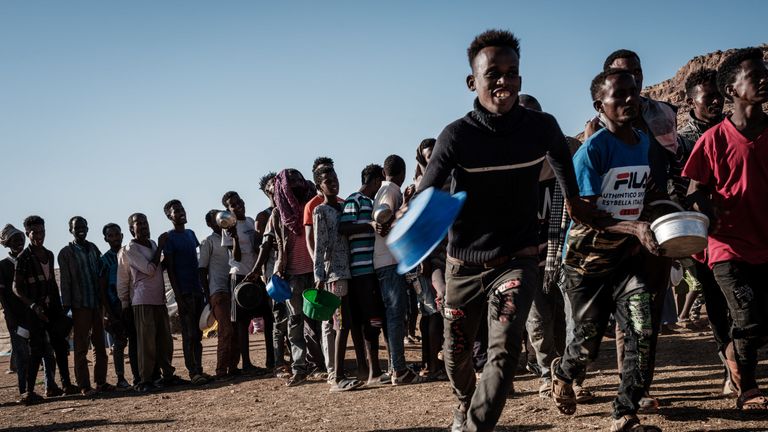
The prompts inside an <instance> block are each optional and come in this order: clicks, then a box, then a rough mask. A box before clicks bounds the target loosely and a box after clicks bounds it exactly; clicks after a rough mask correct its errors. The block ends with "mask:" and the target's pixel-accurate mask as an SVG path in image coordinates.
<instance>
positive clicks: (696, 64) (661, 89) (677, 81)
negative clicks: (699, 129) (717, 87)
mask: <svg viewBox="0 0 768 432" xmlns="http://www.w3.org/2000/svg"><path fill="white" fill-rule="evenodd" d="M759 48H761V49H762V50H763V58H764V59H765V60H767V61H768V44H763V45H760V46H759ZM731 52H733V50H732V49H731V50H726V51H715V52H713V53H709V54H705V55H701V56H696V57H694V58H693V59H691V60H690V61H688V62H687V63H686V64H685V66H683V67H681V68H680V70H678V71H677V73H676V74H675V75H674V76H673V77H672V78H670V79H668V80H666V81H662V82H660V83H658V84H654V85H652V86H649V87H646V88H645V89H643V94H644V95H646V96H648V97H650V98H652V99H656V100H662V101H666V102H669V103H671V104H674V105H676V106H678V107H679V108H680V109H679V111H678V116H677V120H678V124H682V122H683V121H685V120H686V117H687V115H688V109H689V107H688V106H687V104H686V103H685V79H686V78H687V77H688V75H689V74H691V72H694V71H697V70H699V69H703V68H707V69H715V70H717V67H718V66H719V65H720V62H722V61H723V59H724V58H725V57H726V56H727V55H728V54H730V53H731ZM730 109H731V106H730V104H728V103H726V105H725V111H726V112H728V111H730ZM763 109H764V110H766V111H768V104H766V105H765V106H764V107H763Z"/></svg>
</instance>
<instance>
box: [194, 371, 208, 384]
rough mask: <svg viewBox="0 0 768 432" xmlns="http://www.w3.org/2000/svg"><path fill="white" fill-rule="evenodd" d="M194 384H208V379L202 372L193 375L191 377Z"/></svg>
mask: <svg viewBox="0 0 768 432" xmlns="http://www.w3.org/2000/svg"><path fill="white" fill-rule="evenodd" d="M191 378H192V379H191V381H192V384H194V385H198V386H199V385H205V384H208V379H207V378H206V377H204V376H202V375H200V374H195V375H192V377H191Z"/></svg>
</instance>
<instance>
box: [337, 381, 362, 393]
mask: <svg viewBox="0 0 768 432" xmlns="http://www.w3.org/2000/svg"><path fill="white" fill-rule="evenodd" d="M362 385H363V382H362V381H360V380H357V379H354V378H343V379H342V380H341V381H339V382H337V383H336V385H334V386H332V387H331V393H337V392H344V391H350V390H354V389H356V388H359V387H361V386H362Z"/></svg>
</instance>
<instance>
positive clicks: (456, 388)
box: [443, 258, 539, 432]
mask: <svg viewBox="0 0 768 432" xmlns="http://www.w3.org/2000/svg"><path fill="white" fill-rule="evenodd" d="M538 279H539V274H538V269H537V260H536V259H535V258H519V259H514V260H512V261H510V262H509V263H507V264H504V265H502V266H499V267H496V268H491V269H486V268H483V267H474V266H463V265H459V264H456V263H455V262H452V261H451V260H450V258H449V261H448V263H447V265H446V290H445V307H444V308H443V316H444V317H445V321H444V323H445V330H444V334H445V345H444V347H443V354H444V358H445V368H446V371H447V372H448V377H449V379H450V381H451V386H452V387H453V393H454V394H455V395H456V397H457V398H458V400H459V403H460V404H461V405H462V408H463V409H466V410H467V424H466V430H468V431H472V432H474V431H491V430H493V428H494V427H495V426H496V422H497V421H498V420H499V416H500V415H501V412H502V410H503V409H504V404H505V403H506V401H507V394H508V392H509V388H510V386H511V385H512V380H513V379H514V376H515V369H516V368H517V360H518V357H519V356H520V350H521V342H522V338H523V331H524V329H525V321H526V319H527V318H528V311H529V309H530V307H531V302H532V301H533V290H534V289H535V287H536V286H537V284H538ZM507 283H513V284H516V285H517V286H516V287H514V288H511V289H510V290H508V291H506V294H507V296H505V297H508V298H511V300H512V301H513V303H514V306H515V307H514V309H515V310H514V311H513V312H512V313H511V314H509V315H508V316H507V317H508V321H506V322H502V321H500V320H499V319H498V310H497V308H496V307H494V305H493V304H492V302H491V301H490V300H491V299H492V298H493V297H494V294H493V293H494V291H495V290H496V288H498V287H500V286H502V285H505V284H507ZM518 283H519V284H518ZM486 312H487V313H486ZM481 326H487V328H488V361H487V363H486V364H485V367H484V368H483V374H482V377H481V378H480V382H479V383H476V382H475V381H476V379H475V369H474V367H473V364H472V345H473V343H474V341H475V337H476V336H477V333H478V330H479V329H480V327H481ZM475 384H477V387H475Z"/></svg>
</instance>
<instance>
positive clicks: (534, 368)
mask: <svg viewBox="0 0 768 432" xmlns="http://www.w3.org/2000/svg"><path fill="white" fill-rule="evenodd" d="M525 370H527V371H528V372H530V373H531V374H532V375H533V376H537V377H541V368H540V367H539V365H538V363H534V362H527V363H526V364H525Z"/></svg>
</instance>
